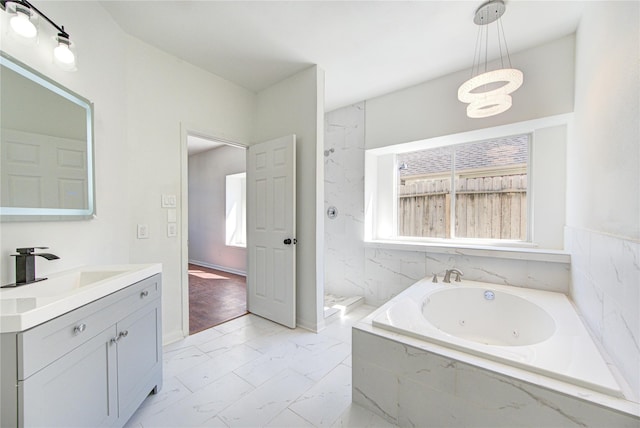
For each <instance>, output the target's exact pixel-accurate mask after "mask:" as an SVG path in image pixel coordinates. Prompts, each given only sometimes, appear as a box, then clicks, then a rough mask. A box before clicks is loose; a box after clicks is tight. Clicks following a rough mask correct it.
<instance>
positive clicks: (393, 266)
mask: <svg viewBox="0 0 640 428" xmlns="http://www.w3.org/2000/svg"><path fill="white" fill-rule="evenodd" d="M365 108H366V104H365V103H364V102H362V103H359V104H355V105H352V106H348V107H344V108H342V109H339V110H335V111H333V112H329V113H327V114H326V116H325V147H324V149H325V159H324V167H325V170H324V176H325V183H324V184H325V212H326V209H327V208H329V207H330V206H334V207H336V208H337V209H338V216H337V218H335V219H333V220H332V219H329V218H328V217H327V216H326V215H325V254H324V256H325V290H324V291H325V293H331V294H336V295H342V296H363V297H364V298H365V302H366V303H367V304H369V305H374V306H379V305H381V304H383V303H384V302H386V301H388V300H389V299H390V298H392V297H393V296H395V295H397V294H398V293H399V292H401V291H402V290H404V289H406V288H407V287H408V286H410V285H411V284H413V283H415V282H416V281H418V280H420V279H422V278H424V277H425V276H427V275H431V274H432V273H438V274H440V275H442V274H443V273H444V271H445V270H446V269H450V268H452V267H457V268H459V269H461V270H462V271H463V272H464V273H465V278H466V279H471V280H477V281H487V282H491V283H499V284H507V285H517V286H523V287H535V288H540V289H544V290H553V291H561V292H565V293H568V291H569V266H568V264H563V263H546V262H539V261H525V260H510V259H496V258H491V257H476V256H468V255H464V254H436V253H425V252H424V251H405V250H395V249H394V250H387V249H380V248H372V247H367V246H365V243H364V150H365V147H366V145H365V144H366V142H365V133H364V124H365ZM332 149H333V151H331V150H332Z"/></svg>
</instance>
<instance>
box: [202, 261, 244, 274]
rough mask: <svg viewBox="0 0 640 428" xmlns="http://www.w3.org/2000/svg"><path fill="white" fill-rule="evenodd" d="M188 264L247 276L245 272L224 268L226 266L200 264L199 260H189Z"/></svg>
mask: <svg viewBox="0 0 640 428" xmlns="http://www.w3.org/2000/svg"><path fill="white" fill-rule="evenodd" d="M189 263H190V264H192V265H197V266H202V267H206V268H209V269H215V270H221V271H222V272H228V273H232V274H234V275H240V276H247V272H245V271H242V270H239V269H234V268H230V267H226V266H218V265H214V264H213V263H207V262H201V261H200V260H189Z"/></svg>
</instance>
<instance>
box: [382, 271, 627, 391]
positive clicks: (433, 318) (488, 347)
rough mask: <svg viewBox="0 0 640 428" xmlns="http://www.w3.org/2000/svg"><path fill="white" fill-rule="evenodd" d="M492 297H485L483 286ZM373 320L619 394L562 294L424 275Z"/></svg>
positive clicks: (458, 348) (386, 327)
mask: <svg viewBox="0 0 640 428" xmlns="http://www.w3.org/2000/svg"><path fill="white" fill-rule="evenodd" d="M487 291H489V292H491V293H493V299H492V300H490V299H485V292H487ZM372 324H373V326H374V327H378V328H382V329H384V330H388V331H391V332H394V333H400V334H402V335H406V336H409V337H413V338H416V339H420V340H423V341H426V342H430V343H434V344H436V345H439V346H443V347H445V348H449V349H453V350H456V351H462V352H465V353H467V354H470V355H475V356H478V357H481V358H484V359H487V360H492V361H496V362H499V363H506V364H508V365H511V366H513V367H517V368H521V369H525V370H528V371H530V372H533V373H537V374H541V375H545V376H549V377H551V378H554V379H557V380H561V381H565V382H569V383H572V384H574V385H578V386H581V387H586V388H589V389H592V390H595V391H598V392H603V393H605V394H608V395H612V396H614V397H622V396H623V394H622V390H621V388H620V386H619V385H618V383H617V382H616V381H615V379H614V378H613V376H612V374H611V372H610V371H609V368H608V367H607V364H606V363H605V361H604V360H603V358H602V356H601V355H600V353H599V351H598V349H597V347H596V346H595V344H594V343H593V341H592V340H591V337H590V335H589V333H588V332H587V330H586V329H585V327H584V326H583V325H582V322H581V321H580V319H579V317H578V315H577V313H576V312H575V310H574V308H573V306H572V305H571V302H570V301H569V300H568V299H567V297H566V296H565V295H564V294H561V293H553V292H549V291H541V290H532V289H527V288H521V287H511V286H503V285H497V284H489V283H482V282H475V281H464V282H463V283H462V284H461V285H458V284H442V283H432V282H431V281H430V280H429V279H424V280H421V281H419V282H417V283H416V284H414V285H413V286H411V287H409V288H408V289H406V290H405V291H403V292H402V293H400V294H399V295H398V296H396V297H394V298H393V299H392V300H391V301H389V302H387V303H386V304H385V305H383V306H382V307H381V308H379V309H378V311H376V313H375V314H374V315H373V319H372Z"/></svg>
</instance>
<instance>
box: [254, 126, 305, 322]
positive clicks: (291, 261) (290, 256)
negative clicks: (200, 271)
mask: <svg viewBox="0 0 640 428" xmlns="http://www.w3.org/2000/svg"><path fill="white" fill-rule="evenodd" d="M247 156H248V159H247V214H248V218H247V232H248V233H247V249H248V252H247V253H248V254H247V257H248V269H247V272H248V273H247V309H248V311H249V312H251V313H254V314H256V315H260V316H261V317H264V318H267V319H270V320H271V321H274V322H277V323H279V324H283V325H286V326H287V327H290V328H295V326H296V247H295V243H296V239H295V236H296V196H295V193H296V179H295V178H296V137H295V135H289V136H286V137H281V138H278V139H275V140H271V141H267V142H265V143H260V144H256V145H254V146H251V147H249V150H248V154H247Z"/></svg>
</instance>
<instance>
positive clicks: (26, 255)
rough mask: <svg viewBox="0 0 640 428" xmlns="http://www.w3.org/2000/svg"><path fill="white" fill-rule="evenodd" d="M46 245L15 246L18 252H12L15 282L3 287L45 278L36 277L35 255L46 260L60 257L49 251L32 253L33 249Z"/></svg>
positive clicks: (41, 248)
mask: <svg viewBox="0 0 640 428" xmlns="http://www.w3.org/2000/svg"><path fill="white" fill-rule="evenodd" d="M47 248H48V247H31V248H16V251H17V252H18V254H12V255H11V257H15V258H16V282H15V284H9V285H5V286H3V287H17V286H19V285H26V284H31V283H33V282H38V281H43V280H45V279H47V278H36V262H35V259H36V256H40V257H44V258H45V259H47V260H56V259H59V258H60V257H58V256H56V255H55V254H50V253H34V251H35V250H46V249H47Z"/></svg>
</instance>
